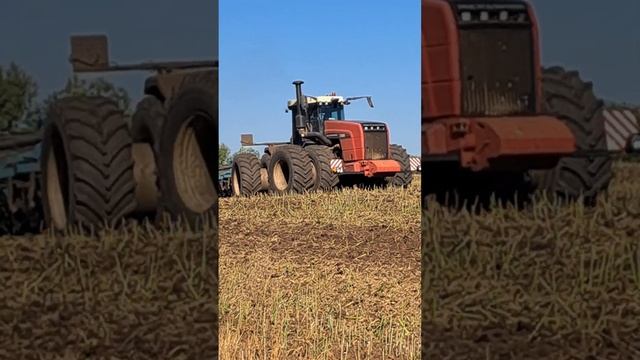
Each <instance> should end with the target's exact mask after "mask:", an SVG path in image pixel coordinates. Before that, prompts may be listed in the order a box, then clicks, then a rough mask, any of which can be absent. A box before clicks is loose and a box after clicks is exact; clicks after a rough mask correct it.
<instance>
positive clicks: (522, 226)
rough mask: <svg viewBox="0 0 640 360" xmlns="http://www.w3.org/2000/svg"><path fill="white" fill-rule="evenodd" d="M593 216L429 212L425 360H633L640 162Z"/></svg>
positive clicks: (565, 210) (622, 167) (622, 171)
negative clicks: (514, 359) (554, 359)
mask: <svg viewBox="0 0 640 360" xmlns="http://www.w3.org/2000/svg"><path fill="white" fill-rule="evenodd" d="M615 175H616V177H615V180H614V183H613V185H612V187H611V191H610V194H609V197H608V198H607V199H604V198H602V199H601V201H600V203H599V204H598V205H597V206H596V207H595V208H593V209H588V208H584V207H583V206H580V205H575V204H574V205H570V206H559V205H556V204H553V203H550V202H548V201H544V200H542V199H541V200H539V201H537V202H536V203H535V204H534V205H532V206H531V207H530V208H528V209H526V210H525V211H515V210H514V209H510V208H496V209H493V210H492V211H491V212H488V213H483V214H480V215H470V214H468V213H466V212H461V213H454V212H451V211H449V210H447V209H443V208H441V207H438V206H436V205H435V204H430V209H429V211H428V213H426V216H425V217H424V224H423V244H422V247H423V254H422V256H423V264H424V268H423V272H422V278H423V282H424V287H423V306H424V308H425V310H426V311H425V312H424V314H423V315H424V318H423V322H424V323H423V326H424V333H423V336H425V340H426V341H425V343H426V345H427V346H426V348H425V351H426V354H427V355H428V356H431V357H433V358H443V357H447V356H449V357H453V358H462V357H464V358H477V359H485V358H487V359H489V358H499V357H500V358H517V359H523V358H532V359H536V358H562V359H564V358H581V359H585V358H590V357H591V358H594V359H595V358H625V359H627V358H629V359H630V358H638V357H640V346H639V345H638V344H640V335H639V334H640V331H639V330H640V325H638V321H637V319H638V317H639V316H640V245H639V242H638V239H640V182H639V181H638V179H639V178H640V166H638V165H637V164H636V165H631V164H618V165H617V166H616V168H615Z"/></svg>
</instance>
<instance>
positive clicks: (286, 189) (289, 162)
mask: <svg viewBox="0 0 640 360" xmlns="http://www.w3.org/2000/svg"><path fill="white" fill-rule="evenodd" d="M268 174H269V190H270V191H271V192H274V193H276V194H285V193H303V192H305V191H308V190H310V189H311V188H312V186H313V165H312V163H311V158H310V157H309V154H308V153H307V152H306V151H305V150H304V149H303V148H302V147H301V146H298V145H281V146H279V147H277V149H276V150H275V152H274V154H272V155H271V161H270V162H269V169H268Z"/></svg>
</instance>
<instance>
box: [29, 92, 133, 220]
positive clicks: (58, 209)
mask: <svg viewBox="0 0 640 360" xmlns="http://www.w3.org/2000/svg"><path fill="white" fill-rule="evenodd" d="M48 115H49V118H48V125H47V127H46V129H45V133H44V139H43V143H42V156H41V169H42V179H43V180H42V181H43V184H42V192H43V207H44V209H43V210H44V214H45V220H46V222H47V224H48V226H49V227H51V228H54V229H56V230H62V229H64V228H66V227H67V226H69V225H86V226H98V227H99V226H101V225H103V224H106V225H107V226H113V225H115V224H117V223H118V222H119V221H121V220H122V219H123V218H125V217H126V216H127V215H129V214H130V213H131V212H132V211H133V210H134V209H135V207H136V201H135V194H134V192H135V185H136V184H135V181H134V175H133V159H132V155H131V147H132V140H131V134H130V130H129V126H128V124H127V122H126V121H125V119H124V115H123V113H122V111H121V110H120V109H118V105H117V103H116V102H114V101H112V100H110V99H106V98H102V97H68V98H64V99H62V100H59V101H57V102H56V103H54V104H53V105H52V107H51V108H50V110H49V114H48Z"/></svg>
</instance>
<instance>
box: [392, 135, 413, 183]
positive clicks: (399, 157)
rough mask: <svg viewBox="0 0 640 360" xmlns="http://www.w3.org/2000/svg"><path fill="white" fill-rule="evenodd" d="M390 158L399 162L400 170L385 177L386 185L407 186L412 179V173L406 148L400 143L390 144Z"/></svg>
mask: <svg viewBox="0 0 640 360" xmlns="http://www.w3.org/2000/svg"><path fill="white" fill-rule="evenodd" d="M390 148H391V149H390V150H391V153H390V155H391V156H390V157H391V160H395V161H397V162H399V163H400V172H399V173H397V174H395V175H393V176H388V177H386V178H385V180H386V182H387V184H388V185H391V186H398V187H400V186H401V187H405V188H406V187H408V186H409V185H410V184H411V181H412V180H413V173H412V172H411V158H410V157H409V154H408V153H407V150H405V148H403V147H402V146H400V145H396V144H392V145H391V146H390Z"/></svg>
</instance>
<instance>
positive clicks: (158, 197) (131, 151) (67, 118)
mask: <svg viewBox="0 0 640 360" xmlns="http://www.w3.org/2000/svg"><path fill="white" fill-rule="evenodd" d="M215 76H217V73H215V72H213V71H211V72H209V71H207V72H198V73H193V74H190V75H187V76H185V78H184V79H183V81H182V83H181V85H180V87H179V89H178V90H177V91H176V95H175V97H173V98H171V99H168V100H167V104H168V105H167V106H165V105H164V104H163V103H162V102H160V101H159V100H157V99H156V98H154V97H147V98H145V99H143V100H142V101H141V102H140V103H139V105H138V108H137V109H136V112H135V114H134V116H133V119H132V124H131V126H129V124H128V122H127V121H126V118H125V115H124V113H123V111H122V110H121V109H119V108H118V106H117V103H116V102H115V101H113V100H110V99H107V98H103V97H84V96H82V97H68V98H64V99H62V100H59V101H58V102H56V103H55V104H53V105H52V107H51V108H50V111H49V124H48V125H47V128H46V130H45V136H44V140H43V146H42V156H41V168H42V175H43V205H44V213H45V219H46V222H47V224H48V225H49V227H52V228H54V229H57V230H63V229H65V228H66V227H67V226H69V225H87V226H103V225H106V226H114V225H115V224H117V223H119V222H121V221H123V220H124V219H126V218H129V217H141V216H144V217H152V218H154V219H156V220H159V219H160V218H161V215H165V214H166V215H168V216H169V217H170V218H171V219H172V220H177V219H184V220H185V221H186V222H187V223H189V224H191V225H198V224H201V221H200V219H202V216H203V215H206V214H208V213H210V212H215V211H217V188H216V187H217V185H216V184H217V166H218V164H217V142H218V139H217V130H218V119H217V114H218V108H217V94H215V93H214V89H215V83H216V82H217V80H216V78H215Z"/></svg>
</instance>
